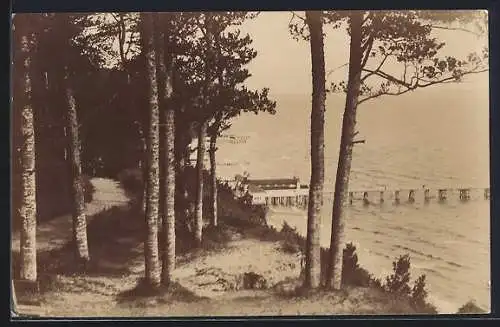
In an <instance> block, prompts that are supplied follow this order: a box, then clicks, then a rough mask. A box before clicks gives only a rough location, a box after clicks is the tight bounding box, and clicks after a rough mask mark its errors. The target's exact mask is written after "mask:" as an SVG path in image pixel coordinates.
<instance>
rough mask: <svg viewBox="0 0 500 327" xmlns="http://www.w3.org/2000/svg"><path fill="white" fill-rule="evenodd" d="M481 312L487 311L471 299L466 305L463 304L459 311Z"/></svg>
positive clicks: (458, 312)
mask: <svg viewBox="0 0 500 327" xmlns="http://www.w3.org/2000/svg"><path fill="white" fill-rule="evenodd" d="M467 313H469V314H481V313H486V311H485V310H483V309H482V308H480V307H479V306H478V305H477V304H476V303H475V302H474V301H472V300H470V301H468V302H467V303H465V304H464V305H462V306H461V307H460V308H459V309H458V311H457V314H467Z"/></svg>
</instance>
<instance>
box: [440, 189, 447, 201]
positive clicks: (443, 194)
mask: <svg viewBox="0 0 500 327" xmlns="http://www.w3.org/2000/svg"><path fill="white" fill-rule="evenodd" d="M447 193H448V192H447V190H446V189H440V190H439V201H446V199H447V198H448V194H447Z"/></svg>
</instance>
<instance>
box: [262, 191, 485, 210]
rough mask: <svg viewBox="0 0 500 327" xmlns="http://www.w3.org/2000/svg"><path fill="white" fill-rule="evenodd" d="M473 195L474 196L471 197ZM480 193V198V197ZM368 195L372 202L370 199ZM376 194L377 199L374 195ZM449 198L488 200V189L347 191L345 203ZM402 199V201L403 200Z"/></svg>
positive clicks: (275, 201) (293, 202) (301, 198)
mask: <svg viewBox="0 0 500 327" xmlns="http://www.w3.org/2000/svg"><path fill="white" fill-rule="evenodd" d="M332 193H333V192H324V193H323V197H324V200H325V201H332V199H333V194H332ZM472 193H474V196H473V195H472ZM481 193H482V196H481ZM370 194H371V195H372V198H374V200H371V199H370ZM375 194H378V199H377V198H376V195H375ZM403 196H404V198H403ZM449 196H453V197H454V198H455V196H456V199H458V200H459V201H461V202H467V201H470V200H478V199H481V198H482V199H484V200H489V199H490V189H489V188H446V189H444V188H441V189H436V190H431V189H429V188H423V189H422V190H420V189H397V190H392V191H390V190H387V189H383V190H357V191H354V190H353V191H349V193H348V199H347V203H348V204H349V205H353V204H354V203H355V202H356V201H357V200H360V201H361V202H362V204H363V205H365V206H368V205H371V204H384V203H385V202H387V200H391V203H392V204H394V205H398V204H401V203H408V204H413V203H416V202H420V200H421V201H422V202H423V203H425V204H428V203H430V202H431V201H432V200H433V199H434V200H436V201H437V202H438V203H446V202H447V201H449V199H450V198H449ZM403 199H404V200H403ZM308 201H309V196H308V195H303V194H301V195H294V196H279V197H277V196H265V204H266V205H267V206H284V207H303V208H304V207H307V204H308Z"/></svg>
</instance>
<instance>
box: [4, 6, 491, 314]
mask: <svg viewBox="0 0 500 327" xmlns="http://www.w3.org/2000/svg"><path fill="white" fill-rule="evenodd" d="M11 18H12V19H11V58H12V60H11V85H12V87H11V108H10V110H11V208H12V209H11V261H10V265H11V267H10V271H11V285H10V286H11V310H10V311H11V317H17V318H29V317H39V318H57V317H65V318H76V317H87V318H88V317H101V318H103V317H104V318H109V317H158V318H172V317H217V316H219V317H258V316H277V317H279V316H296V317H300V316H308V317H309V316H311V315H316V316H333V317H335V316H339V315H342V316H344V315H349V316H351V315H352V316H362V315H402V316H405V315H440V314H464V315H468V314H487V313H490V311H491V303H490V302H491V276H490V271H491V270H490V268H491V263H490V248H491V246H490V145H489V139H490V130H489V106H490V104H489V49H488V11H486V10H410V9H408V10H328V11H307V10H306V11H225V12H221V11H217V12H216V11H214V12H210V11H200V12H92V13H75V12H58V13H18V14H12V16H11Z"/></svg>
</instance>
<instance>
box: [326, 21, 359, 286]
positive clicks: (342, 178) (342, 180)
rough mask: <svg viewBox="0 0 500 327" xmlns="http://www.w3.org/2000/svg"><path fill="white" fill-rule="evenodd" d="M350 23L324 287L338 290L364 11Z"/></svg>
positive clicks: (340, 277)
mask: <svg viewBox="0 0 500 327" xmlns="http://www.w3.org/2000/svg"><path fill="white" fill-rule="evenodd" d="M349 22H350V27H351V44H350V51H349V52H350V55H349V77H348V78H349V79H348V82H347V95H346V103H345V111H344V118H343V121H342V135H341V139H340V150H339V161H338V167H337V177H336V180H335V195H334V200H333V211H332V232H331V240H330V256H329V265H328V270H327V285H328V286H329V287H331V288H333V289H336V290H338V289H340V287H341V283H342V255H343V246H344V226H345V219H346V217H345V210H344V207H345V205H346V203H347V198H348V188H349V176H350V173H351V162H352V148H353V138H354V132H355V127H356V109H357V106H358V97H359V90H360V86H361V62H362V56H363V52H362V49H361V42H362V30H361V27H362V24H363V12H362V11H353V12H352V13H351V16H350V19H349Z"/></svg>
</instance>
